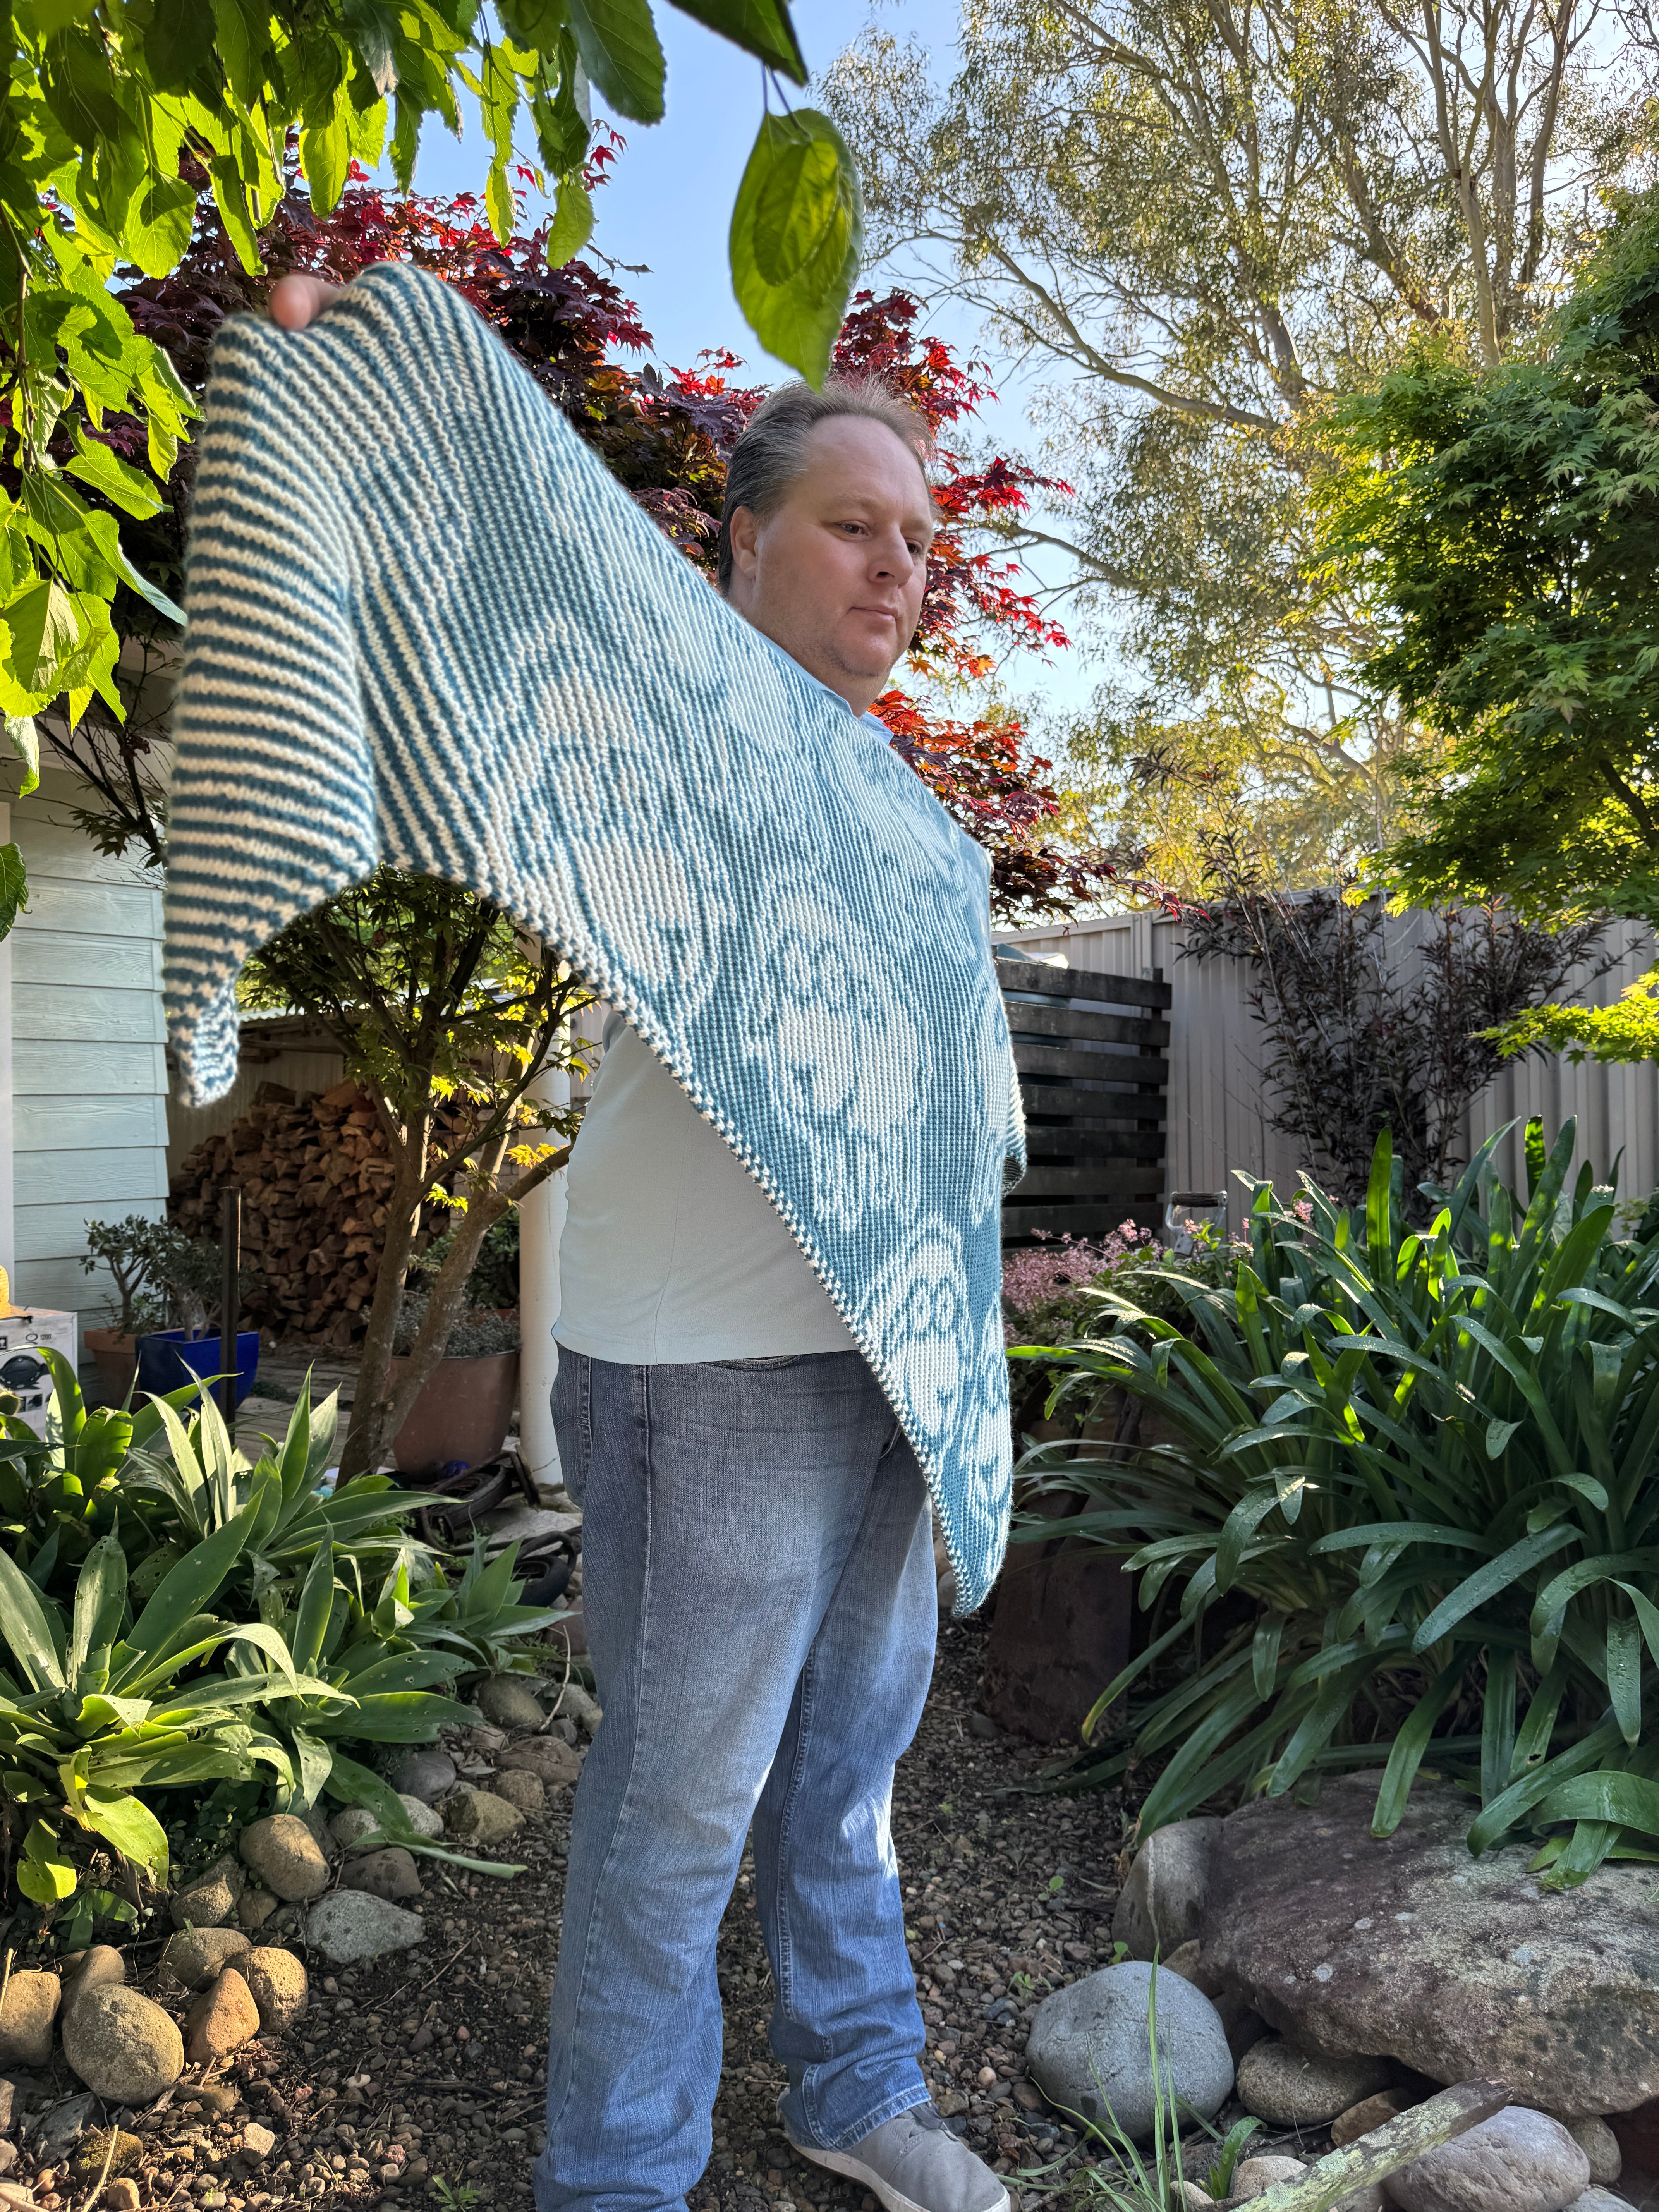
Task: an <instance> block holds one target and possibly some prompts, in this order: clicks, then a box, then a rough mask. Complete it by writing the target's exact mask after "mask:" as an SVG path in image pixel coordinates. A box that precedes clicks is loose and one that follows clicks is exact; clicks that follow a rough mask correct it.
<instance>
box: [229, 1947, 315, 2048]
mask: <svg viewBox="0 0 1659 2212" xmlns="http://www.w3.org/2000/svg"><path fill="white" fill-rule="evenodd" d="M237 1968H238V1971H239V1972H240V1974H241V1977H242V1978H243V1980H244V1981H245V1982H246V1984H247V1985H248V1989H249V1991H250V1993H251V1994H252V1998H253V2002H254V2003H255V2004H256V2005H258V2008H259V2027H260V2030H261V2032H262V2033H264V2034H266V2035H285V2034H286V2033H288V2031H289V2028H291V2027H293V2026H294V2025H295V2022H296V2021H299V2020H300V2019H301V2018H302V2017H303V2016H304V2014H305V2009H306V2006H307V2002H308V2001H309V1998H310V1986H309V1984H308V1983H307V1978H306V1970H305V1968H304V1966H301V1963H300V1961H299V1960H298V1959H296V1958H295V1955H294V1954H293V1952H292V1951H282V1950H278V1949H276V1948H275V1947H274V1946H270V1945H266V1944H263V1943H262V1944H260V1945H259V1946H258V1948H257V1949H255V1950H252V1951H250V1952H249V1953H248V1954H247V1956H246V1959H240V1960H238V1961H237Z"/></svg>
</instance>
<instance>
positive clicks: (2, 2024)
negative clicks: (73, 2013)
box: [0, 1967, 64, 2067]
mask: <svg viewBox="0 0 1659 2212" xmlns="http://www.w3.org/2000/svg"><path fill="white" fill-rule="evenodd" d="M63 1993H64V1992H63V1985H62V1984H61V1983H60V1982H59V1981H58V1977H57V1975H56V1974H43V1973H39V1972H35V1971H34V1970H33V1968H31V1967H26V1968H25V1969H24V1971H23V1972H21V1974H14V1975H13V1976H12V1978H11V1979H10V1980H9V1982H8V1983H7V1984H6V1999H5V2002H4V2003H3V2004H0V2066H34V2067H40V2066H45V2065H46V2064H47V2063H49V2062H50V2060H51V2057H52V2021H54V2020H55V2019H56V2018H57V2017H58V1999H59V1998H60V1997H61V1996H63Z"/></svg>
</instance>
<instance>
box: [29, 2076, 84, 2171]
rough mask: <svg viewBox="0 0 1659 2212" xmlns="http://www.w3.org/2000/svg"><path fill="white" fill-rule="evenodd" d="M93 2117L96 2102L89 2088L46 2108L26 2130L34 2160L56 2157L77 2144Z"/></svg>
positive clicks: (60, 2099)
mask: <svg viewBox="0 0 1659 2212" xmlns="http://www.w3.org/2000/svg"><path fill="white" fill-rule="evenodd" d="M97 2114H98V2100H97V2098H96V2097H94V2095H93V2093H92V2092H91V2090H90V2089H82V2091H81V2092H80V2093H79V2094H78V2095H76V2096H73V2097H62V2098H59V2100H58V2102H57V2103H56V2104H55V2105H49V2106H47V2107H46V2111H45V2112H42V2113H41V2115H40V2118H39V2119H37V2120H36V2121H35V2123H34V2124H33V2127H32V2128H31V2129H30V2130H29V2140H30V2148H32V2149H33V2152H34V2154H35V2156H36V2157H37V2158H46V2159H52V2158H57V2157H58V2155H59V2154H61V2153H62V2152H64V2151H66V2150H67V2149H68V2148H69V2147H70V2144H71V2143H74V2142H79V2141H80V2139H81V2136H82V2133H83V2132H84V2131H85V2130H87V2129H88V2128H89V2127H90V2126H91V2125H92V2123H93V2121H94V2119H95V2118H97Z"/></svg>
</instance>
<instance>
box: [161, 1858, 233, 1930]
mask: <svg viewBox="0 0 1659 2212" xmlns="http://www.w3.org/2000/svg"><path fill="white" fill-rule="evenodd" d="M246 1885H247V1876H246V1875H245V1874H244V1873H243V1871H242V1869H241V1868H240V1865H239V1864H238V1863H237V1862H236V1861H235V1860H234V1858H230V1857H225V1858H222V1859H219V1860H216V1862H215V1863H214V1864H213V1865H212V1866H210V1868H209V1869H208V1870H207V1872H206V1873H205V1874H204V1875H197V1878H196V1879H195V1881H192V1882H191V1886H190V1887H189V1888H188V1889H186V1890H182V1891H180V1893H179V1895H178V1896H177V1897H175V1898H174V1899H173V1905H172V1913H173V1926H174V1927H175V1928H222V1927H223V1925H224V1923H226V1921H227V1920H230V1919H233V1918H234V1917H235V1912H236V1907H237V1904H238V1902H239V1900H240V1897H241V1894H242V1892H243V1890H244V1889H245V1888H246Z"/></svg>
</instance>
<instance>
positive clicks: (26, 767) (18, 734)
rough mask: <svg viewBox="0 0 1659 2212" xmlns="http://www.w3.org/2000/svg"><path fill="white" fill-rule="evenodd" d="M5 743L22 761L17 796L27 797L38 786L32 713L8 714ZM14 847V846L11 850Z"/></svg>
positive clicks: (37, 749)
mask: <svg viewBox="0 0 1659 2212" xmlns="http://www.w3.org/2000/svg"><path fill="white" fill-rule="evenodd" d="M6 743H7V744H9V746H10V747H11V749H12V751H13V753H14V755H15V757H16V758H17V759H19V760H20V761H21V762H22V763H23V773H22V775H21V779H20V780H19V782H18V786H17V796H18V797H19V798H20V799H27V797H28V795H29V793H30V792H32V791H38V790H39V789H40V733H39V732H38V731H37V730H36V729H35V726H34V717H33V714H8V715H7V717H6ZM15 849H16V848H15V847H14V848H13V850H14V851H15Z"/></svg>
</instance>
